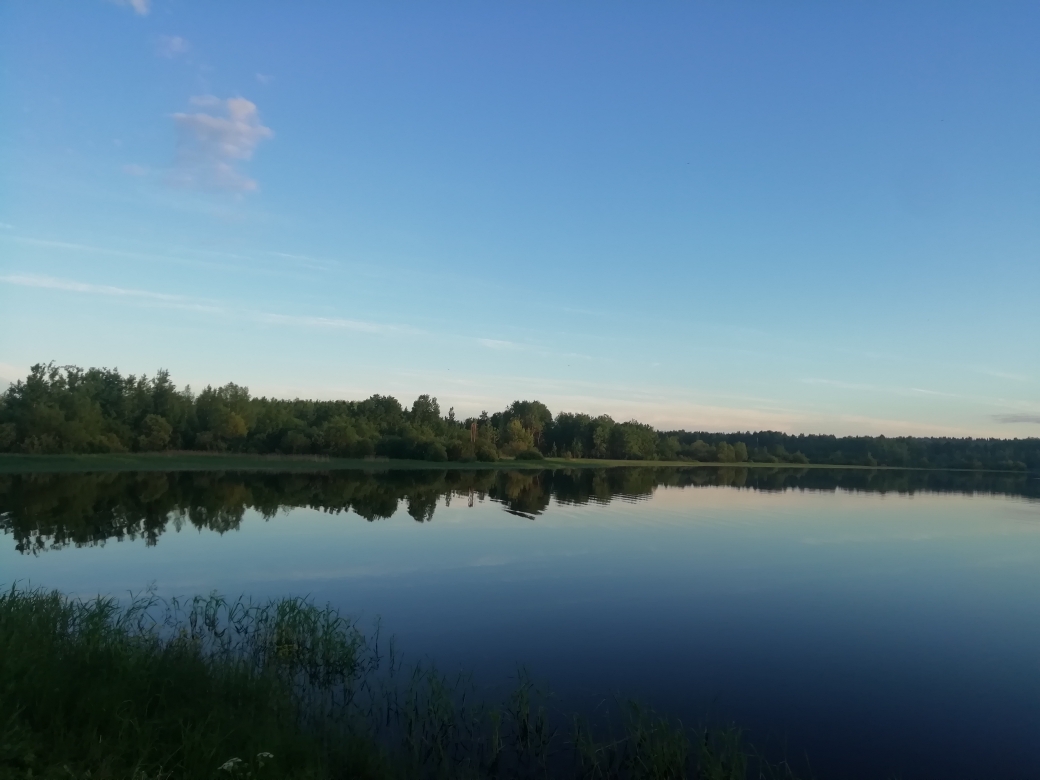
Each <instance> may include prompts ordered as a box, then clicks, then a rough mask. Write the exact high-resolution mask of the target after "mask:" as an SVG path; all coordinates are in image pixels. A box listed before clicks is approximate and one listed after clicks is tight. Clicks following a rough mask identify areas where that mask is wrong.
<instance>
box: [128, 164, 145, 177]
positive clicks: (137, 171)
mask: <svg viewBox="0 0 1040 780" xmlns="http://www.w3.org/2000/svg"><path fill="white" fill-rule="evenodd" d="M123 173H125V174H127V175H128V176H147V175H148V169H147V168H145V167H144V166H143V165H136V164H133V163H131V164H130V165H124V166H123Z"/></svg>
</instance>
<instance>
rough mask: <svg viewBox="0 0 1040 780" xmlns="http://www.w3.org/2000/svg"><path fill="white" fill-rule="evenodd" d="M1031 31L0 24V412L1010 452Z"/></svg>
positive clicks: (1020, 393) (226, 11) (195, 13)
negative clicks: (376, 409) (18, 404)
mask: <svg viewBox="0 0 1040 780" xmlns="http://www.w3.org/2000/svg"><path fill="white" fill-rule="evenodd" d="M1038 36H1040V5H1037V4H1035V3H1017V4H1016V3H1002V2H994V3H966V2H964V3H959V2H935V3H929V2H917V3H912V4H909V3H896V2H869V3H867V2H862V3H857V2H848V3H840V4H839V3H820V2H817V3H812V2H803V3H765V2H733V3H698V2H683V3H668V2H662V3H653V4H636V3H614V2H596V3H593V2H568V3H558V2H554V3H549V2H544V3H543V2H524V3H519V2H501V3H476V2H474V3H469V2H447V1H446V2H441V3H424V4H415V3H397V2H381V3H372V2H369V3H348V2H338V3H306V4H298V3H284V2H283V3H273V2H271V3H268V2H260V1H259V0H255V1H253V2H231V1H230V0H229V1H228V2H221V3H203V2H184V1H183V0H123V1H122V2H112V1H111V0H82V2H76V3H67V2H47V1H46V0H41V1H40V2H7V3H3V4H0V381H2V380H6V381H14V380H17V379H18V378H20V377H24V375H25V374H26V373H27V371H28V368H29V366H31V365H32V364H34V363H38V362H48V361H55V362H56V363H58V364H75V365H80V366H107V367H110V368H119V369H120V370H121V371H124V372H129V373H135V374H140V373H147V374H153V373H154V372H155V371H156V370H157V369H160V368H166V369H168V370H169V371H170V372H171V375H172V378H173V380H174V381H175V382H177V383H178V384H180V385H184V384H190V385H191V386H192V387H194V388H196V389H198V388H201V387H204V386H205V385H208V384H212V385H221V384H224V383H226V382H232V381H233V382H235V383H237V384H241V385H246V386H248V387H249V388H250V390H251V392H253V394H255V395H268V396H278V397H297V396H299V397H317V398H348V399H360V398H365V397H367V396H369V395H371V394H373V393H380V394H390V395H394V396H396V397H398V398H399V399H401V400H402V401H403V402H405V403H410V401H411V399H413V398H414V397H415V396H417V395H418V394H420V393H431V394H433V395H435V396H437V397H438V398H439V399H440V403H441V406H442V409H444V410H446V409H447V408H448V407H454V408H455V410H456V414H457V415H458V416H461V417H465V416H468V415H472V414H477V413H479V412H480V411H481V410H484V409H486V410H488V411H495V410H498V409H501V408H503V407H504V406H505V405H506V404H508V403H509V402H510V401H512V400H514V399H534V398H537V399H539V400H542V401H543V402H544V403H546V404H547V405H548V406H549V408H550V409H551V410H552V411H553V412H559V411H586V412H590V413H595V414H600V413H606V414H610V415H612V416H613V417H614V418H615V419H619V420H623V419H629V418H637V419H639V420H642V421H644V422H649V423H652V424H654V425H656V426H658V427H662V428H673V427H683V428H687V429H690V430H749V429H750V430H759V429H774V430H783V431H788V432H792V433H817V432H823V433H835V434H839V435H842V434H880V433H883V434H886V435H901V434H904V435H905V434H913V435H956V436H963V435H970V436H1001V437H1015V436H1017V437H1023V436H1037V435H1040V360H1038V358H1040V306H1038V300H1040V46H1037V44H1036V41H1037V39H1038Z"/></svg>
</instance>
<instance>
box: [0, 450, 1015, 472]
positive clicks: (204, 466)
mask: <svg viewBox="0 0 1040 780" xmlns="http://www.w3.org/2000/svg"><path fill="white" fill-rule="evenodd" d="M619 467H621V468H741V469H745V468H751V469H843V470H845V469H855V470H860V471H881V470H884V471H963V472H968V473H1008V474H1022V473H1023V472H1021V471H1006V472H1005V471H1001V470H999V469H929V468H909V467H902V466H853V465H834V464H830V463H758V462H751V461H746V462H740V463H720V462H718V461H692V460H606V459H603V460H597V459H592V458H545V459H544V460H515V459H510V458H503V459H501V460H497V461H494V462H481V461H468V462H467V461H430V460H405V459H397V458H365V459H363V460H361V459H352V458H329V457H324V456H321V455H256V454H248V453H219V452H213V453H210V452H149V453H120V454H106V455H16V454H0V474H58V473H82V472H98V471H281V472H284V471H300V472H315V471H350V470H354V471H390V470H399V471H406V470H409V471H415V470H427V471H444V470H453V471H479V470H506V471H519V470H542V469H575V468H577V469H603V468H619Z"/></svg>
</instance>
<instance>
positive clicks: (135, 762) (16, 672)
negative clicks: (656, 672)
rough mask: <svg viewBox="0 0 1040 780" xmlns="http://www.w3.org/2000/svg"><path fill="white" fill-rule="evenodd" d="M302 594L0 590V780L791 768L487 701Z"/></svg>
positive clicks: (521, 689) (522, 688) (638, 719)
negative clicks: (253, 597)
mask: <svg viewBox="0 0 1040 780" xmlns="http://www.w3.org/2000/svg"><path fill="white" fill-rule="evenodd" d="M477 693H478V692H477V691H476V690H475V688H474V686H473V685H472V683H471V681H470V680H469V679H468V678H466V677H465V676H463V675H460V676H455V677H449V676H447V675H444V674H442V673H440V672H438V671H437V670H436V669H434V668H432V667H428V666H422V665H415V666H405V665H404V664H402V663H401V661H400V658H399V656H398V653H397V651H396V648H395V646H394V643H393V641H392V640H387V641H384V640H382V639H381V637H380V634H379V629H378V626H376V628H375V630H374V631H372V632H370V633H365V632H363V631H362V630H360V629H359V627H358V625H357V624H356V623H354V622H352V621H350V620H348V619H346V618H344V617H343V616H342V615H340V614H339V613H338V612H337V611H336V610H335V609H332V608H330V607H324V608H322V607H319V606H316V605H315V604H313V603H311V602H310V601H307V600H304V599H294V598H290V599H280V600H273V601H269V602H262V603H261V602H253V601H249V600H247V599H238V600H233V601H232V600H227V599H225V598H222V597H220V596H217V595H213V596H208V597H196V598H192V599H187V600H180V599H171V600H163V599H159V598H157V597H156V596H155V595H154V594H150V593H146V594H144V595H142V596H138V597H135V598H131V599H130V600H129V602H128V603H124V604H121V603H119V602H117V601H115V600H113V599H106V598H97V599H92V600H78V599H72V598H67V597H65V596H63V595H62V594H60V593H56V592H48V591H43V590H29V589H20V588H18V587H12V588H11V589H10V590H9V591H6V592H5V593H4V594H3V595H0V778H7V777H11V778H15V777H24V778H30V777H31V778H55V779H57V778H62V779H63V780H68V779H69V778H87V777H89V778H91V779H92V780H105V779H107V778H113V779H115V778H128V779H132V780H167V779H169V780H173V779H174V778H177V779H180V778H184V779H185V780H194V779H195V778H199V779H200V780H201V779H202V778H205V779H206V780H213V779H218V778H219V779H222V780H232V778H250V779H252V778H258V779H259V778H536V777H537V778H549V777H560V778H565V777H574V778H631V780H637V779H638V780H642V779H643V778H646V779H647V780H651V779H653V780H664V779H665V778H704V779H705V780H736V779H737V778H748V777H777V778H781V777H782V778H793V774H792V773H791V771H790V768H789V767H788V766H787V765H786V764H779V765H773V764H770V763H769V762H767V761H765V760H763V759H762V758H761V757H760V756H758V755H757V754H756V753H755V752H754V751H753V750H751V749H749V748H748V747H747V746H746V744H745V742H744V740H743V738H742V735H741V734H740V732H739V731H736V730H735V729H721V730H720V729H700V730H697V729H688V728H685V727H683V726H682V724H680V723H677V722H675V721H672V720H670V719H668V718H665V717H662V716H660V715H658V714H656V713H654V712H652V711H650V710H646V709H643V708H641V707H638V706H636V705H626V706H625V707H624V708H623V710H622V712H623V717H622V720H621V722H620V723H618V724H616V726H617V736H607V737H605V736H604V734H605V733H606V734H609V733H610V732H611V727H610V726H609V725H607V726H602V727H600V728H599V729H594V728H592V727H590V726H589V724H588V722H587V721H586V720H584V719H582V718H579V717H573V718H572V719H571V720H570V722H569V723H567V721H566V719H564V718H563V717H562V716H561V715H560V714H559V713H554V712H552V711H551V710H550V708H549V706H548V705H549V702H550V697H549V696H548V694H547V692H546V691H545V690H544V689H542V688H540V687H539V686H537V685H535V684H534V682H533V681H532V680H531V679H530V677H529V676H528V675H527V674H526V673H524V672H523V670H520V671H518V674H517V680H516V685H515V687H514V689H513V691H512V693H511V694H510V695H509V696H508V697H506V698H505V699H504V700H503V701H500V702H497V703H489V702H486V701H484V699H483V697H480V696H478V695H477Z"/></svg>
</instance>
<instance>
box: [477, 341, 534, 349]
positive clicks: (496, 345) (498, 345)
mask: <svg viewBox="0 0 1040 780" xmlns="http://www.w3.org/2000/svg"><path fill="white" fill-rule="evenodd" d="M477 343H478V344H480V345H481V346H484V347H487V348H488V349H526V347H524V345H523V344H517V343H516V342H515V341H502V340H501V339H477Z"/></svg>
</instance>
